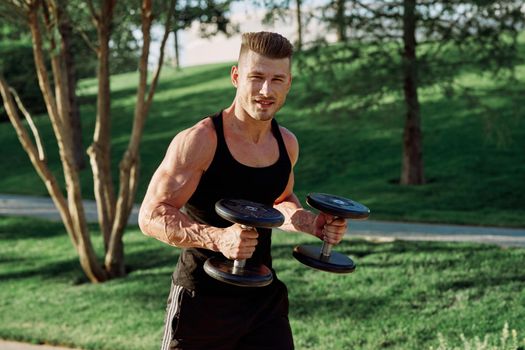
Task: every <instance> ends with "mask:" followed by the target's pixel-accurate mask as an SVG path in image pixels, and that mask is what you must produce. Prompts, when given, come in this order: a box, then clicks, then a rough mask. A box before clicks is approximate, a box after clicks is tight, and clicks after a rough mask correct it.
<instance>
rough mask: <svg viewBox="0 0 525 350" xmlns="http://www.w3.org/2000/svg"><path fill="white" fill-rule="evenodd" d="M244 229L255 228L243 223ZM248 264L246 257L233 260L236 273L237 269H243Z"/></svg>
mask: <svg viewBox="0 0 525 350" xmlns="http://www.w3.org/2000/svg"><path fill="white" fill-rule="evenodd" d="M241 228H242V229H243V230H253V227H250V226H246V225H241ZM245 265H246V259H239V260H237V259H236V260H234V261H233V272H234V273H235V272H236V270H237V269H242V268H244V266H245Z"/></svg>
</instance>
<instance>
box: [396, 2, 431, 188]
mask: <svg viewBox="0 0 525 350" xmlns="http://www.w3.org/2000/svg"><path fill="white" fill-rule="evenodd" d="M403 5H404V6H403V7H404V13H403V42H404V53H403V75H404V85H403V88H404V95H405V103H406V109H407V111H406V119H405V128H404V133H403V163H402V169H401V179H400V183H401V184H403V185H420V184H423V183H425V177H424V172H423V149H422V147H423V146H422V132H421V115H420V108H419V99H418V92H417V84H418V82H417V57H416V45H417V43H416V21H417V17H416V1H415V0H405V1H404V3H403Z"/></svg>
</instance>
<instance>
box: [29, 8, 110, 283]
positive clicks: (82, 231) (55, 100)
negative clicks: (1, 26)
mask: <svg viewBox="0 0 525 350" xmlns="http://www.w3.org/2000/svg"><path fill="white" fill-rule="evenodd" d="M39 5H40V3H39V2H34V3H32V6H30V9H29V12H28V20H29V21H28V23H29V27H30V30H31V36H32V39H33V55H34V59H35V66H36V68H37V76H38V81H39V85H40V88H41V90H42V93H43V96H44V101H45V102H46V108H47V111H48V114H49V117H50V120H51V124H52V126H53V131H54V133H55V136H56V139H57V144H58V149H59V154H60V159H61V162H62V166H63V171H64V179H65V181H66V191H67V195H68V196H67V203H68V205H67V208H68V211H69V217H70V218H71V219H70V220H71V226H70V227H69V228H70V229H71V232H69V233H70V234H71V235H73V236H75V242H76V245H75V248H76V250H77V253H78V255H79V260H80V265H81V266H82V269H83V270H84V272H85V273H86V276H87V277H88V278H89V280H90V281H92V282H100V281H104V280H105V279H106V277H107V276H106V273H105V271H103V270H102V269H101V267H100V265H99V263H98V261H97V257H96V254H95V251H94V249H93V246H92V244H91V240H90V238H89V234H88V230H87V223H86V220H85V213H84V208H83V204H82V196H81V192H80V182H79V178H78V172H77V169H76V166H75V164H74V160H73V153H72V138H71V128H70V125H69V119H68V118H69V114H68V113H69V99H68V96H67V94H66V90H67V73H66V71H65V67H64V65H65V63H64V60H63V52H61V50H60V48H61V46H57V45H56V41H55V39H54V38H53V39H51V67H52V70H53V78H54V86H55V93H54V94H53V92H52V89H51V84H50V80H49V76H48V74H47V70H46V66H45V62H44V54H43V42H42V36H41V35H42V32H41V29H40V25H39V19H38V10H39ZM45 6H49V8H44V9H45V10H47V11H48V12H49V13H51V14H52V15H53V16H54V18H55V20H56V18H57V15H58V14H57V13H54V14H53V11H54V10H56V8H57V6H56V4H54V2H50V3H49V4H48V3H46V4H45ZM49 18H51V17H49ZM49 18H47V19H48V20H49ZM51 24H52V23H51ZM52 25H53V24H52ZM54 25H57V22H55V23H54ZM50 30H53V29H52V26H51V29H50ZM56 30H57V31H58V28H56ZM57 50H58V52H57ZM50 195H51V196H54V195H55V193H50ZM55 202H56V200H55ZM66 229H68V225H66Z"/></svg>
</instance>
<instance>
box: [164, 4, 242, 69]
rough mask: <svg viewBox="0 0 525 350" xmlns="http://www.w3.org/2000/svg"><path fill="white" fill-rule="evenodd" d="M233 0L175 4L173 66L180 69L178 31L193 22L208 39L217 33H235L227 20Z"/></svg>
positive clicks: (235, 28)
mask: <svg viewBox="0 0 525 350" xmlns="http://www.w3.org/2000/svg"><path fill="white" fill-rule="evenodd" d="M233 1H234V0H224V1H216V0H208V1H204V2H203V1H194V0H186V2H185V3H184V4H183V3H182V1H180V2H177V6H176V9H175V13H174V16H173V17H174V25H173V37H174V49H175V57H174V60H173V61H174V66H175V68H177V69H178V68H180V59H179V37H178V33H179V31H180V30H184V29H187V28H189V27H191V25H192V24H193V23H195V22H198V23H199V25H200V32H201V36H202V37H210V36H213V35H216V34H218V33H224V34H226V35H229V34H231V33H232V32H237V31H238V29H237V27H236V26H233V25H232V23H231V22H230V19H229V18H228V12H229V11H230V5H231V4H232V3H233Z"/></svg>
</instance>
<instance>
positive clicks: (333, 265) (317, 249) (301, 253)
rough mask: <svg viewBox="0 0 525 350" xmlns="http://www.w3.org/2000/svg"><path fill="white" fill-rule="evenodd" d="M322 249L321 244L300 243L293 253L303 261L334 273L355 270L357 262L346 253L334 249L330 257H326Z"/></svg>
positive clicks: (318, 268) (315, 267) (307, 264)
mask: <svg viewBox="0 0 525 350" xmlns="http://www.w3.org/2000/svg"><path fill="white" fill-rule="evenodd" d="M321 251H322V247H321V246H314V245H300V246H297V247H295V248H294V250H293V253H292V254H293V256H294V257H295V258H296V259H297V260H299V261H300V262H301V263H303V264H305V265H306V266H310V267H312V268H314V269H317V270H323V271H327V272H333V273H351V272H354V270H355V264H354V262H353V260H352V259H350V258H349V257H347V256H346V255H343V254H341V253H338V252H335V251H332V252H331V254H330V256H329V257H324V256H323V255H322V252H321Z"/></svg>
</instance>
